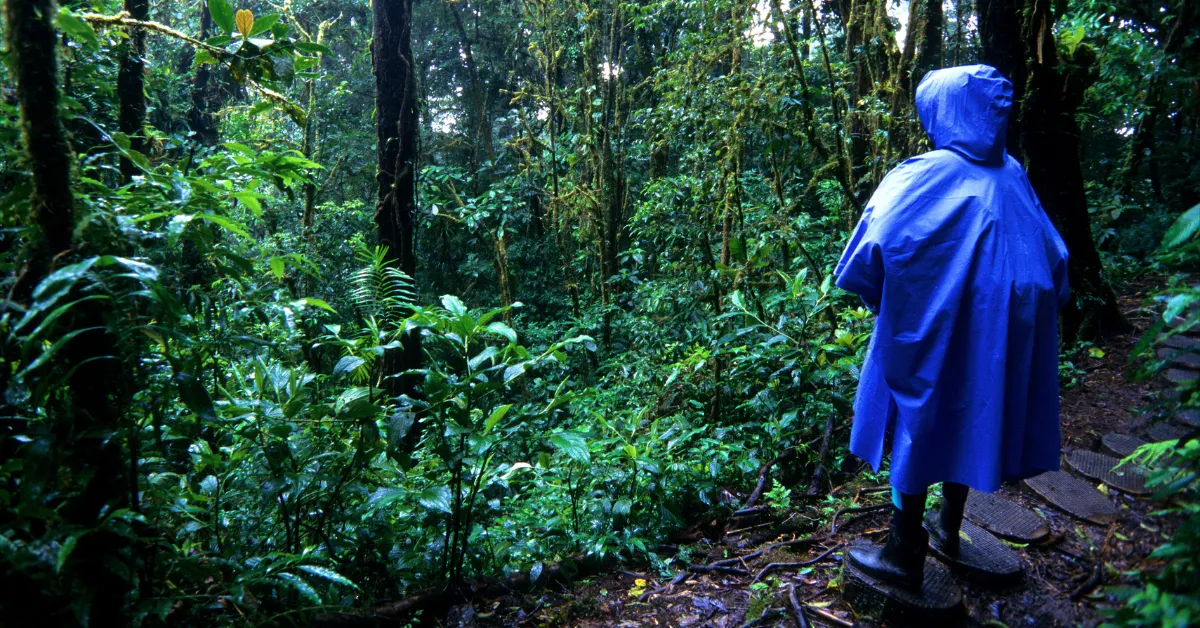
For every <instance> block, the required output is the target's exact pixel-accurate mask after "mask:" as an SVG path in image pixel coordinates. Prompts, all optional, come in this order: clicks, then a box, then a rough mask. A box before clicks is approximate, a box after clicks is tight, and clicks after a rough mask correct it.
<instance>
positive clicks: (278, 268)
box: [267, 256, 284, 279]
mask: <svg viewBox="0 0 1200 628" xmlns="http://www.w3.org/2000/svg"><path fill="white" fill-rule="evenodd" d="M267 265H268V266H270V267H271V274H272V275H275V278H276V279H283V271H284V268H283V258H282V257H278V256H276V257H272V258H271V259H269V260H267Z"/></svg>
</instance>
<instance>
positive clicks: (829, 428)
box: [808, 413, 833, 497]
mask: <svg viewBox="0 0 1200 628" xmlns="http://www.w3.org/2000/svg"><path fill="white" fill-rule="evenodd" d="M831 436H833V414H832V413H830V415H829V418H828V419H826V420H825V433H824V434H822V435H821V453H819V454H817V469H816V470H815V471H813V476H812V481H811V482H809V484H808V496H809V497H812V496H814V495H816V494H817V491H818V490H820V486H821V480H823V479H825V458H827V457H828V456H829V441H830V437H831Z"/></svg>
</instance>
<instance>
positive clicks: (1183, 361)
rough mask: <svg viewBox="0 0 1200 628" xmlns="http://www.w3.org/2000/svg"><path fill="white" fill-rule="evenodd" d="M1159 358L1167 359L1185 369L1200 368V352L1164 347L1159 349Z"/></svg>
mask: <svg viewBox="0 0 1200 628" xmlns="http://www.w3.org/2000/svg"><path fill="white" fill-rule="evenodd" d="M1158 359H1160V360H1167V361H1168V362H1170V363H1171V364H1174V365H1175V366H1179V367H1183V368H1185V369H1192V370H1196V369H1200V353H1196V352H1193V351H1180V350H1178V349H1171V348H1169V347H1163V348H1161V349H1159V350H1158Z"/></svg>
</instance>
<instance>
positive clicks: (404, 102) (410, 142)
mask: <svg viewBox="0 0 1200 628" xmlns="http://www.w3.org/2000/svg"><path fill="white" fill-rule="evenodd" d="M372 8H373V12H374V17H373V27H374V38H373V40H372V43H371V57H372V64H373V66H374V74H375V115H376V119H375V139H376V146H377V148H376V150H377V165H376V168H377V170H376V174H375V182H376V185H377V200H376V204H375V225H376V227H377V228H378V230H379V234H378V235H379V243H380V244H382V245H384V246H386V247H388V256H389V259H390V261H391V263H392V264H394V265H395V266H396V267H397V268H399V269H400V270H402V271H404V273H405V274H407V275H408V276H410V277H415V276H416V257H415V251H414V247H413V241H414V236H415V235H416V217H417V203H416V168H417V166H418V163H417V132H418V131H417V129H418V120H417V117H418V112H417V89H416V81H415V80H414V72H415V70H416V68H414V67H413V62H412V60H413V55H412V41H411V39H412V0H375V2H374V3H373V6H372ZM401 344H402V347H401V348H399V349H392V350H389V351H387V353H385V354H384V359H383V369H384V374H385V375H395V374H398V373H402V372H404V371H407V370H411V369H415V368H418V367H419V366H420V364H421V341H420V336H418V335H417V334H407V335H406V336H405V337H404V338H403V339H402V342H401ZM384 381H386V382H387V385H386V386H385V388H386V390H387V392H388V394H389V395H391V396H393V397H396V396H400V395H407V396H409V397H415V396H416V394H417V380H416V379H415V377H414V376H403V377H390V378H388V379H386V380H384ZM420 425H421V422H420V421H419V422H418V423H417V424H416V425H414V426H413V428H412V429H411V430H410V431H409V432H408V435H407V437H406V444H407V445H408V446H409V448H410V449H411V448H412V447H415V445H416V443H417V441H419V440H420V433H421V430H420V429H419V427H420Z"/></svg>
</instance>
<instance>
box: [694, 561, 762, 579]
mask: <svg viewBox="0 0 1200 628" xmlns="http://www.w3.org/2000/svg"><path fill="white" fill-rule="evenodd" d="M688 571H690V572H692V573H723V574H729V575H731V576H748V575H750V572H749V571H746V570H745V569H738V568H737V567H728V566H725V565H697V564H695V563H692V564H690V565H688Z"/></svg>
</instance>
